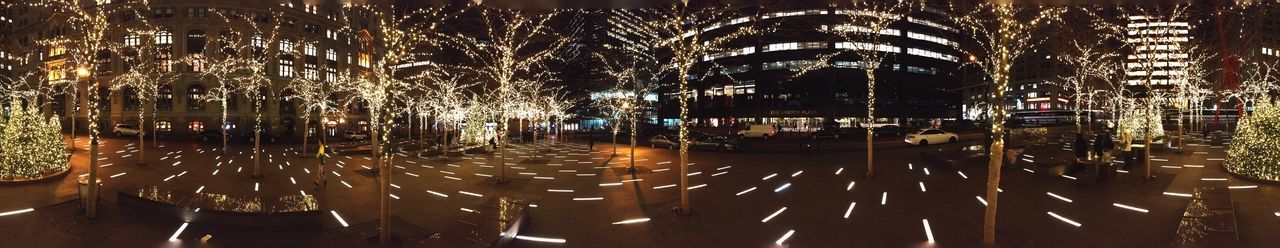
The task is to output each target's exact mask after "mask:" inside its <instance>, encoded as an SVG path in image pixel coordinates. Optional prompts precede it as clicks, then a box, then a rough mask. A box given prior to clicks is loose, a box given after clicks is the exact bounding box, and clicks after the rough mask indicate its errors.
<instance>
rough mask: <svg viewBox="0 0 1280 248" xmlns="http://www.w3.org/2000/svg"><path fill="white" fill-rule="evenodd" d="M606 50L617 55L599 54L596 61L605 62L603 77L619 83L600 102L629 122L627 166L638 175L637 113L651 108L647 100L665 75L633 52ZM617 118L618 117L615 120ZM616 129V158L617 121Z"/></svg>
mask: <svg viewBox="0 0 1280 248" xmlns="http://www.w3.org/2000/svg"><path fill="white" fill-rule="evenodd" d="M607 48H609V50H607V51H610V52H613V53H616V54H605V53H599V54H596V58H597V59H598V60H600V61H601V62H602V68H601V69H602V70H603V71H604V72H605V73H604V74H605V75H609V76H610V77H612V78H613V79H615V80H617V82H615V83H614V85H613V88H612V89H611V90H610V91H609V92H607V93H606V94H605V95H602V96H601V98H602V99H601V100H600V101H599V102H597V103H600V104H602V107H604V109H606V110H608V111H609V112H611V113H614V116H615V117H621V119H625V120H628V121H629V122H630V128H631V135H629V136H630V139H631V148H630V149H631V151H630V152H629V153H628V154H629V155H628V157H629V159H630V165H628V166H627V170H628V171H631V172H635V170H636V156H635V153H636V136H638V135H640V134H639V133H638V132H637V131H639V130H637V124H638V123H637V122H638V120H639V116H637V113H638V112H639V111H643V110H644V109H645V107H648V106H646V105H647V102H646V101H645V99H644V98H645V96H647V95H649V94H652V93H653V92H654V91H656V90H657V80H658V78H659V77H660V75H661V73H662V67H660V66H659V65H657V64H650V63H646V61H643V60H641V59H639V56H637V55H636V54H633V53H634V52H632V50H629V49H625V48H621V47H612V46H608V47H607ZM643 51H648V50H643ZM643 51H641V52H643ZM617 119H619V118H615V120H617ZM614 126H615V127H614V155H617V126H620V125H618V123H616V121H615V123H614Z"/></svg>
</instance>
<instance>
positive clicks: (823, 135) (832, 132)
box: [809, 128, 844, 139]
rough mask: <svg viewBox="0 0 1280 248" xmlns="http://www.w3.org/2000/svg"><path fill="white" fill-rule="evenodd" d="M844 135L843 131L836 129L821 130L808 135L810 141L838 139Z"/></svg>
mask: <svg viewBox="0 0 1280 248" xmlns="http://www.w3.org/2000/svg"><path fill="white" fill-rule="evenodd" d="M841 135H844V130H840V129H838V128H823V129H821V130H818V131H816V132H812V133H809V138H811V139H840V136H841Z"/></svg>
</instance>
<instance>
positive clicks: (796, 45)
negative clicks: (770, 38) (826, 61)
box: [764, 41, 827, 52]
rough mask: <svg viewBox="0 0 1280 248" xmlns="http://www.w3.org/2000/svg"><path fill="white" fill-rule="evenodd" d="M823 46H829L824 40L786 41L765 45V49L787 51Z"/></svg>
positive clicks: (766, 50)
mask: <svg viewBox="0 0 1280 248" xmlns="http://www.w3.org/2000/svg"><path fill="white" fill-rule="evenodd" d="M823 48H827V43H826V42H822V41H817V42H786V43H774V44H769V45H768V46H765V47H764V51H765V52H773V51H786V50H799V49H823Z"/></svg>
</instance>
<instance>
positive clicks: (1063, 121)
mask: <svg viewBox="0 0 1280 248" xmlns="http://www.w3.org/2000/svg"><path fill="white" fill-rule="evenodd" d="M1104 117H1105V116H1104V115H1103V114H1102V111H1099V110H1082V111H1080V116H1079V117H1077V116H1076V111H1075V110H1032V111H1017V112H1014V113H1013V115H1010V116H1009V122H1008V123H1009V125H1012V126H1015V127H1041V126H1062V125H1073V124H1075V123H1076V120H1077V118H1083V121H1090V120H1092V121H1093V122H1094V123H1099V122H1101V120H1102V118H1104Z"/></svg>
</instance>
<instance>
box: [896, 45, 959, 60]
mask: <svg viewBox="0 0 1280 248" xmlns="http://www.w3.org/2000/svg"><path fill="white" fill-rule="evenodd" d="M907 54H911V55H916V56H921V57H926V58H933V59H939V60H945V61H951V62H956V61H959V59H957V58H956V56H954V55H950V54H944V53H940V52H934V51H929V50H925V49H919V48H907Z"/></svg>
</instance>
